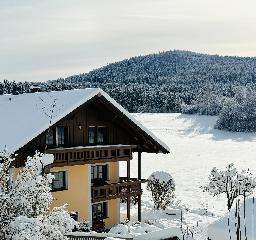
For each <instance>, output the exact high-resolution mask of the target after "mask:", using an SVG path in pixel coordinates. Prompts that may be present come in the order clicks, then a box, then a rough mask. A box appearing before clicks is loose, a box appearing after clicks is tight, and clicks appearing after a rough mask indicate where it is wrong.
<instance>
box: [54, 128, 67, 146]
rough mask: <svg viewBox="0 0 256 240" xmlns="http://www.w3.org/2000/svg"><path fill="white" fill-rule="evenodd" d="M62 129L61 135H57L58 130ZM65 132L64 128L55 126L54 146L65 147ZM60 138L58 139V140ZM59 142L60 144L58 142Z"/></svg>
mask: <svg viewBox="0 0 256 240" xmlns="http://www.w3.org/2000/svg"><path fill="white" fill-rule="evenodd" d="M60 129H62V130H63V131H62V132H61V135H59V130H60ZM66 131H67V128H66V127H64V126H57V127H56V146H64V145H66V136H65V135H66V134H65V133H66ZM59 136H60V138H59ZM59 140H61V143H60V141H59Z"/></svg>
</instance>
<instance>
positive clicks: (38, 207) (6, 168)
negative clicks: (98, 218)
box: [0, 152, 75, 239]
mask: <svg viewBox="0 0 256 240" xmlns="http://www.w3.org/2000/svg"><path fill="white" fill-rule="evenodd" d="M44 160H47V164H49V160H50V159H49V157H48V156H45V155H43V154H40V153H36V154H35V155H34V156H33V157H28V158H27V161H26V164H25V166H24V167H23V168H22V169H21V170H20V172H19V173H17V176H15V177H14V174H13V172H14V171H13V168H12V166H13V161H14V160H13V159H12V158H11V157H10V156H9V155H8V154H7V153H6V152H2V153H0V206H1V209H0V219H1V221H0V239H65V237H64V233H66V232H69V231H71V230H72V229H73V228H74V225H75V221H74V220H73V219H72V218H71V217H70V215H69V213H68V212H67V211H66V210H65V206H62V207H59V208H53V209H52V210H51V209H50V205H51V203H52V201H53V197H52V194H51V192H50V191H51V182H52V175H51V174H46V173H45V172H44V167H45V163H44Z"/></svg>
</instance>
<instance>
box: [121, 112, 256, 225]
mask: <svg viewBox="0 0 256 240" xmlns="http://www.w3.org/2000/svg"><path fill="white" fill-rule="evenodd" d="M133 116H134V117H135V118H136V119H137V120H139V121H141V123H142V124H144V125H145V126H146V127H148V128H149V129H150V130H151V131H152V132H153V133H154V134H156V136H158V137H159V138H161V139H162V140H163V141H165V142H166V143H167V144H168V145H169V146H171V147H172V152H171V154H167V155H163V154H142V175H143V177H144V178H147V177H148V176H149V175H150V174H151V173H152V172H155V171H168V172H170V173H171V175H172V176H173V178H174V180H175V183H176V196H177V198H178V199H179V200H181V203H183V204H185V205H186V206H187V207H188V208H189V210H190V213H191V214H190V215H189V218H188V219H187V221H191V224H196V221H197V220H202V221H205V222H211V221H213V220H216V218H214V219H213V218H210V217H206V216H202V215H204V214H205V213H206V211H205V208H207V209H208V215H209V213H210V212H212V213H214V214H215V216H216V217H220V216H223V215H224V214H225V213H226V202H225V200H224V199H225V198H224V197H219V198H213V197H212V196H209V195H208V194H207V193H203V192H202V190H201V189H200V186H201V185H203V184H204V183H205V182H206V181H207V178H208V175H209V173H210V170H211V169H212V168H213V167H217V168H219V169H224V168H225V167H226V166H227V164H228V163H231V162H233V163H234V164H235V166H236V167H237V169H238V170H241V169H247V168H250V170H251V172H253V173H254V174H255V175H256V168H255V166H256V157H255V156H256V134H253V133H231V132H224V131H220V130H215V129H213V126H214V124H215V122H216V117H210V116H197V115H183V114H174V113H168V114H165V113H164V114H134V115H133ZM136 166H137V161H136V156H135V157H134V160H133V161H132V173H133V175H134V176H137V169H136ZM125 167H126V166H125V163H123V164H122V165H121V167H120V171H121V175H124V176H125V174H126V170H125ZM151 207H152V203H151V202H150V195H149V194H148V192H147V191H146V189H144V194H143V209H144V211H147V209H149V208H151ZM134 213H136V209H135V210H134ZM195 214H196V215H195ZM197 214H200V215H201V219H199V217H198V215H197Z"/></svg>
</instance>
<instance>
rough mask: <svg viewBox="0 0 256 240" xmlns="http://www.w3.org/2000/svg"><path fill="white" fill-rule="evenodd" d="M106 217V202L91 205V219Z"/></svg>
mask: <svg viewBox="0 0 256 240" xmlns="http://www.w3.org/2000/svg"><path fill="white" fill-rule="evenodd" d="M107 217H108V204H107V202H101V203H96V204H93V205H92V219H93V220H101V219H105V218H107Z"/></svg>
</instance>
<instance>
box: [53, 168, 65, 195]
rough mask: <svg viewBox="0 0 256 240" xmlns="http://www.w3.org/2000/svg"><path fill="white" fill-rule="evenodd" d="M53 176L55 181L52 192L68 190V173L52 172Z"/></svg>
mask: <svg viewBox="0 0 256 240" xmlns="http://www.w3.org/2000/svg"><path fill="white" fill-rule="evenodd" d="M51 174H52V175H53V176H54V179H53V180H52V191H61V190H66V189H68V188H67V186H68V181H67V172H66V171H61V172H51Z"/></svg>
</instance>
